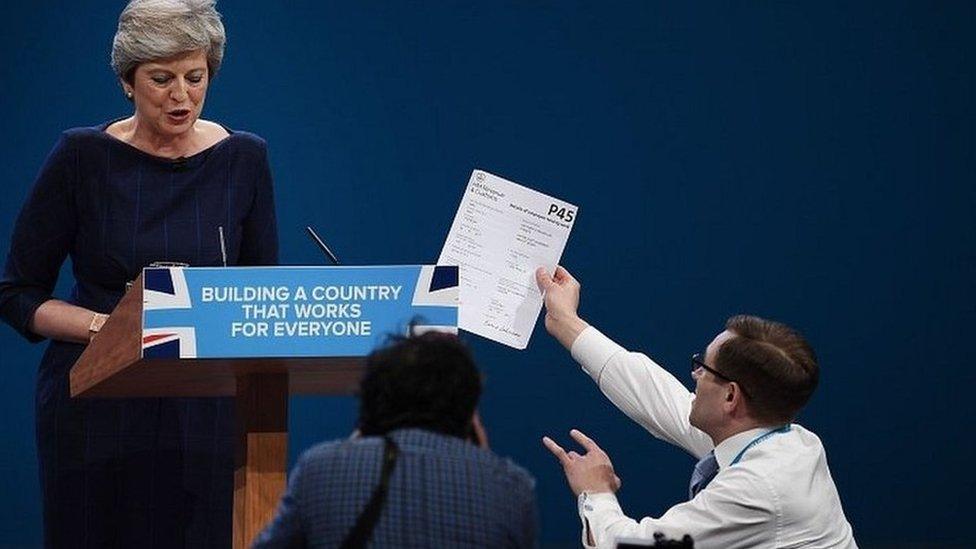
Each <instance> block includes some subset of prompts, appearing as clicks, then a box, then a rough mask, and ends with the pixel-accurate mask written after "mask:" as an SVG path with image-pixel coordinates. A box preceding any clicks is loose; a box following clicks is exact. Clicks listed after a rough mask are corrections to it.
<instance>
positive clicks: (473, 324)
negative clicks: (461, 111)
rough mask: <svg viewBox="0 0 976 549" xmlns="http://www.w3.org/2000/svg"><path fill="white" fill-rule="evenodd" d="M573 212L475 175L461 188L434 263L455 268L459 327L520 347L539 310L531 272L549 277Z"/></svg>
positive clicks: (498, 179)
mask: <svg viewBox="0 0 976 549" xmlns="http://www.w3.org/2000/svg"><path fill="white" fill-rule="evenodd" d="M577 211H578V209H577V207H576V206H574V205H572V204H570V203H568V202H564V201H562V200H559V199H557V198H553V197H551V196H547V195H545V194H542V193H540V192H538V191H534V190H532V189H529V188H526V187H523V186H521V185H518V184H516V183H512V182H511V181H507V180H505V179H502V178H501V177H498V176H495V175H492V174H490V173H488V172H485V171H481V170H474V172H472V173H471V179H470V180H469V181H468V188H467V189H466V190H465V191H464V197H463V198H462V199H461V206H460V207H458V211H457V215H455V216H454V223H453V224H451V231H450V232H449V233H448V235H447V241H446V242H445V243H444V248H443V249H442V250H441V255H440V258H439V259H438V260H437V263H438V264H439V265H458V266H459V271H460V278H461V281H460V282H461V284H460V285H461V296H460V307H459V309H458V327H459V328H461V329H463V330H466V331H468V332H472V333H475V334H478V335H480V336H482V337H486V338H488V339H491V340H494V341H497V342H499V343H503V344H505V345H508V346H510V347H514V348H516V349H525V347H526V346H527V345H528V344H529V338H530V337H531V336H532V329H533V328H534V327H535V322H536V319H537V318H539V311H540V310H541V309H542V293H541V292H540V291H539V287H538V286H537V285H536V282H535V270H536V269H537V268H539V267H545V268H546V269H547V270H548V271H549V272H550V273H552V272H553V271H554V270H555V268H556V265H557V264H559V258H560V257H561V256H562V254H563V249H564V248H565V247H566V241H567V240H568V239H569V233H570V231H571V230H572V228H573V223H574V222H575V221H576V212H577Z"/></svg>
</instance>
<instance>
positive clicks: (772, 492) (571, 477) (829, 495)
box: [536, 267, 857, 549]
mask: <svg viewBox="0 0 976 549" xmlns="http://www.w3.org/2000/svg"><path fill="white" fill-rule="evenodd" d="M536 274H537V278H538V282H539V286H540V288H541V289H542V290H543V291H544V292H545V300H546V319H545V322H546V329H547V330H548V331H549V333H550V334H552V335H553V337H555V338H556V339H557V340H559V342H560V343H562V344H563V346H565V347H566V348H567V349H569V350H570V352H571V353H572V355H573V358H574V359H575V360H576V361H577V362H579V364H580V365H581V366H582V367H583V370H584V371H586V373H588V374H589V375H590V376H591V377H592V378H593V380H594V381H596V382H597V385H598V386H599V387H600V390H601V391H603V394H605V395H606V396H607V398H609V399H610V400H611V401H612V402H613V403H614V404H615V405H616V406H617V407H618V408H620V410H621V411H623V412H624V413H625V414H627V415H628V416H629V417H630V418H631V419H633V420H634V421H636V422H637V423H639V424H640V425H641V426H643V427H644V428H645V429H647V430H648V431H649V432H650V433H651V434H653V435H654V436H655V437H657V438H660V439H662V440H665V441H667V442H670V443H672V444H675V445H677V446H680V447H681V448H684V449H685V450H686V451H688V452H689V453H691V454H692V455H694V456H695V457H696V458H699V459H700V461H699V463H698V464H697V465H696V466H695V471H694V473H693V474H692V481H691V484H690V486H689V500H688V501H686V502H684V503H679V504H678V505H675V506H674V507H672V508H671V509H669V510H668V511H667V512H665V513H664V514H663V515H662V516H661V517H660V518H653V517H645V518H643V519H641V520H640V522H638V521H635V520H633V519H631V518H629V517H627V516H626V515H624V513H623V511H622V510H621V508H620V505H619V504H618V502H617V498H616V496H615V495H614V493H615V492H616V491H617V489H618V488H619V487H620V479H619V478H617V476H616V474H615V473H614V470H613V465H612V464H611V462H610V458H609V457H608V456H607V454H606V453H605V452H604V451H603V450H602V449H600V447H599V446H598V445H597V444H596V443H595V442H593V441H592V440H591V439H589V438H588V437H587V436H586V435H584V434H583V433H581V432H579V431H577V430H573V431H572V432H571V433H570V434H571V436H572V437H573V438H574V439H575V440H576V441H577V442H579V443H580V444H581V445H582V446H583V448H584V449H585V450H586V453H584V454H579V453H577V452H574V451H570V452H566V451H565V450H563V448H561V447H560V446H559V445H558V444H557V443H556V442H554V441H553V440H552V439H550V438H549V437H545V438H543V443H544V444H545V446H546V447H547V448H548V449H549V450H550V451H551V452H552V453H553V454H554V455H555V456H556V457H557V458H558V459H559V461H560V463H561V464H562V466H563V469H564V471H565V473H566V478H567V480H568V482H569V485H570V488H571V489H572V490H573V493H574V494H576V496H577V497H578V502H579V513H580V518H581V520H582V522H583V544H584V545H585V546H587V547H614V546H615V540H616V539H617V538H635V537H637V538H646V539H651V538H652V536H653V535H654V534H655V533H662V534H664V535H665V536H668V537H672V538H675V539H680V538H681V537H682V536H683V535H685V534H690V535H691V537H692V538H693V539H694V543H695V547H696V548H698V549H708V548H711V547H716V548H733V547H843V548H851V547H854V548H856V547H857V545H856V543H855V541H854V536H853V533H852V530H851V525H850V524H849V523H848V522H847V519H846V518H845V516H844V511H843V509H842V507H841V503H840V497H839V496H838V494H837V488H836V487H835V486H834V481H833V479H832V478H831V476H830V470H829V469H828V467H827V457H826V454H825V453H824V448H823V446H822V445H821V443H820V439H819V438H818V437H817V435H815V434H813V433H812V432H810V431H808V430H806V429H804V428H803V427H801V426H799V425H797V424H795V423H792V421H793V419H794V418H795V417H796V415H797V413H799V411H800V409H801V408H802V407H803V405H804V404H806V402H807V401H808V400H809V398H810V395H812V394H813V391H814V389H815V388H816V386H817V380H818V376H819V370H818V367H817V362H816V358H815V356H814V354H813V349H811V348H810V346H809V345H808V344H807V342H806V341H805V340H804V339H803V337H802V336H801V335H800V334H798V333H797V332H795V331H794V330H792V329H791V328H789V327H787V326H785V325H783V324H780V323H777V322H771V321H768V320H763V319H760V318H757V317H751V316H737V317H733V318H730V319H729V321H728V322H727V323H726V329H725V331H723V332H722V333H720V334H718V336H716V337H715V339H714V340H712V342H711V343H710V344H709V345H708V347H707V349H706V351H705V354H704V355H695V356H694V357H693V358H692V375H693V377H694V379H695V381H696V388H695V392H694V393H690V392H689V391H688V390H687V389H686V388H685V387H684V386H683V385H682V384H681V383H680V382H679V381H678V380H677V379H676V378H675V377H674V376H672V375H671V374H670V373H668V372H667V371H666V370H664V369H663V368H662V367H660V366H659V365H657V364H656V363H655V362H654V361H652V360H651V359H650V358H648V357H647V356H646V355H643V354H640V353H632V352H628V351H627V350H625V349H624V348H623V347H621V346H619V345H617V344H616V343H614V342H613V341H612V340H610V339H609V338H607V337H606V336H604V335H603V334H602V333H600V332H599V331H598V330H597V329H596V328H594V327H592V326H589V325H588V324H587V323H586V322H585V321H583V320H582V319H581V318H580V317H579V316H578V314H577V309H578V307H579V290H580V285H579V283H578V282H577V281H576V280H575V279H574V278H573V277H572V275H570V274H569V272H568V271H566V270H565V269H563V268H562V267H557V268H556V272H555V275H554V276H550V275H549V274H548V273H546V272H545V271H544V270H542V269H540V270H539V271H538V272H537V273H536Z"/></svg>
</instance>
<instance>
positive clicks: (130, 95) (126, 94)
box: [125, 91, 132, 101]
mask: <svg viewBox="0 0 976 549" xmlns="http://www.w3.org/2000/svg"><path fill="white" fill-rule="evenodd" d="M125 98H126V99H128V100H129V101H131V100H132V92H130V91H127V92H125Z"/></svg>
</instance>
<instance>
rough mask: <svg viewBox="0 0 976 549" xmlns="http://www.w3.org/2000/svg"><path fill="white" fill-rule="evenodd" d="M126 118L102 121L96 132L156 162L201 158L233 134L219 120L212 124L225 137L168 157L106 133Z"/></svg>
mask: <svg viewBox="0 0 976 549" xmlns="http://www.w3.org/2000/svg"><path fill="white" fill-rule="evenodd" d="M126 118H128V117H126V116H123V117H120V118H116V119H113V120H109V121H108V122H104V123H102V124H101V125H99V126H97V129H98V133H100V134H101V135H104V136H105V137H106V138H107V139H108V140H109V141H111V142H113V143H118V144H119V145H121V146H122V147H124V148H126V149H128V150H131V151H134V152H136V153H137V154H139V155H141V156H144V157H146V158H149V159H152V160H155V161H157V162H161V163H164V164H185V163H186V162H188V161H190V160H193V159H195V158H201V157H203V156H206V155H207V154H209V153H210V152H212V151H214V150H215V149H217V148H218V147H220V146H222V145H223V144H224V143H226V142H227V141H230V138H231V137H233V136H234V133H235V132H234V130H232V129H230V128H228V127H227V126H225V125H223V124H221V123H220V122H214V124H217V125H218V126H220V127H221V128H223V129H224V131H226V132H227V135H226V136H225V137H223V138H221V139H220V141H217V142H216V143H214V144H213V145H210V146H209V147H207V148H205V149H201V150H199V151H197V152H195V153H193V154H191V155H189V156H181V157H178V158H168V157H165V156H158V155H155V154H152V153H150V152H146V151H144V150H142V149H140V148H139V147H136V146H135V145H133V144H131V143H127V142H125V141H123V140H121V139H119V138H118V137H115V136H114V135H112V134H110V133H108V131H106V130H108V128H109V126H111V125H112V124H115V123H116V122H120V121H122V120H125V119H126Z"/></svg>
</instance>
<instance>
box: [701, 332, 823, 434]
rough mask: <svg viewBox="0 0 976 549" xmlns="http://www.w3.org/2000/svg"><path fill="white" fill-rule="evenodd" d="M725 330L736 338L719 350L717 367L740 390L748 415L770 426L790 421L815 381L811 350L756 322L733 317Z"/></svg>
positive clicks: (799, 338)
mask: <svg viewBox="0 0 976 549" xmlns="http://www.w3.org/2000/svg"><path fill="white" fill-rule="evenodd" d="M725 328H726V329H727V330H728V331H729V332H732V333H733V334H734V335H735V337H732V338H729V339H728V340H726V341H725V342H724V343H722V345H721V347H719V349H718V352H717V353H716V359H715V360H716V365H717V366H718V368H719V370H721V371H722V372H725V373H727V374H728V375H729V377H730V378H732V379H735V380H737V381H738V382H739V384H740V385H741V386H742V387H743V388H744V390H745V393H746V395H747V401H748V403H749V410H750V412H751V414H752V415H753V416H754V417H755V418H756V419H759V420H763V421H769V422H787V421H791V420H792V419H794V418H795V417H796V415H797V414H798V413H799V412H800V410H801V409H802V408H803V406H804V405H805V404H806V403H807V401H809V400H810V396H811V395H813V391H814V390H815V389H816V388H817V382H818V381H819V378H820V370H819V367H818V366H817V357H816V356H815V355H814V353H813V348H812V347H810V344H809V343H807V341H806V339H804V338H803V336H802V335H800V334H799V332H797V331H796V330H794V329H792V328H790V327H789V326H787V325H785V324H781V323H779V322H774V321H772V320H766V319H763V318H759V317H755V316H749V315H738V316H734V317H732V318H730V319H729V320H728V321H727V322H726V323H725Z"/></svg>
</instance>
